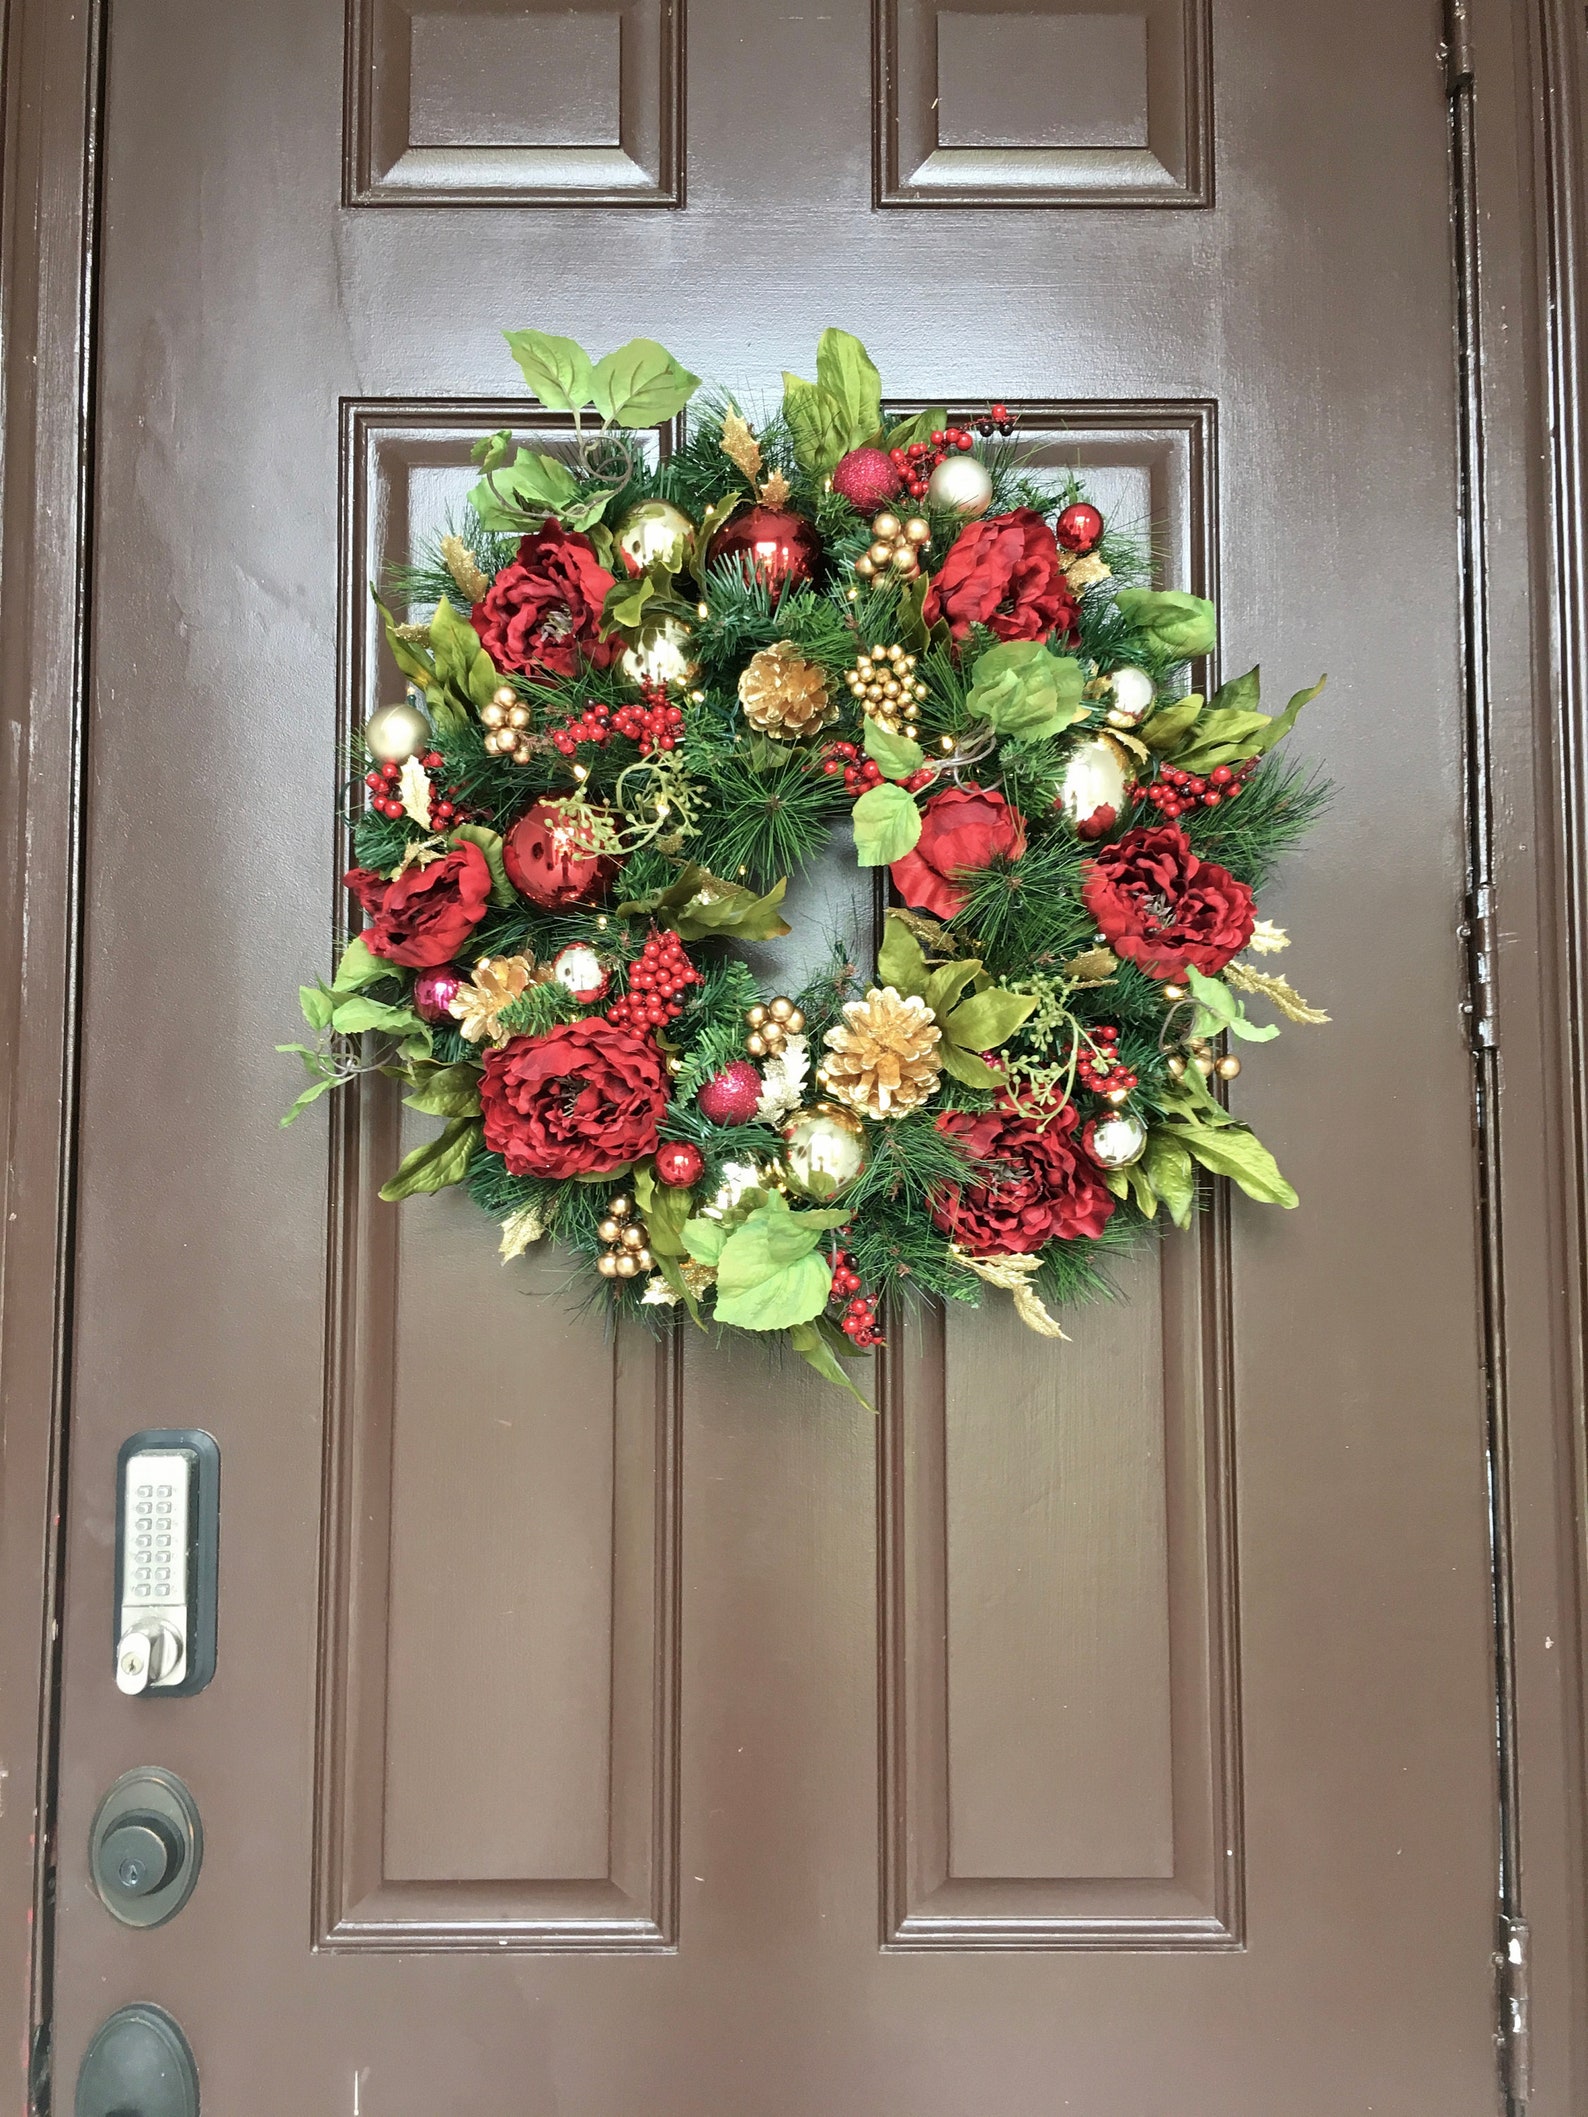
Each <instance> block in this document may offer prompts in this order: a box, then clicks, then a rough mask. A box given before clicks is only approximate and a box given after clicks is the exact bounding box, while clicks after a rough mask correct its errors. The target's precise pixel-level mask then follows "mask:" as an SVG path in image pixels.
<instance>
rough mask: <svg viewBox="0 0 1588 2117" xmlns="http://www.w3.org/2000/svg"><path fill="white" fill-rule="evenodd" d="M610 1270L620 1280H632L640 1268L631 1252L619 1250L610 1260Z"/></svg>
mask: <svg viewBox="0 0 1588 2117" xmlns="http://www.w3.org/2000/svg"><path fill="white" fill-rule="evenodd" d="M612 1268H613V1270H614V1271H615V1272H616V1273H617V1275H618V1277H619V1278H620V1279H632V1278H633V1277H634V1274H635V1273H636V1272H637V1271H638V1270H639V1268H640V1267H639V1264H638V1262H637V1261H636V1259H635V1255H634V1252H633V1251H632V1250H619V1251H618V1253H617V1255H616V1256H615V1257H614V1258H613V1260H612Z"/></svg>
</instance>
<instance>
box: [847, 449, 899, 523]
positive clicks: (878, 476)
mask: <svg viewBox="0 0 1588 2117" xmlns="http://www.w3.org/2000/svg"><path fill="white" fill-rule="evenodd" d="M903 483H904V480H903V479H902V478H901V477H900V475H899V472H898V469H897V467H896V466H895V465H894V464H893V463H892V462H891V461H890V460H889V458H888V457H887V455H886V454H884V452H883V451H882V450H881V449H880V448H852V449H851V450H850V451H849V453H848V455H847V456H841V457H840V458H839V460H838V465H837V468H836V469H835V470H834V472H833V491H834V492H835V493H837V494H838V496H839V498H840V499H843V500H847V501H848V502H849V504H850V506H851V507H855V508H858V509H859V510H860V512H861V513H862V514H863V515H874V514H875V513H876V512H877V509H878V508H879V507H882V506H884V505H885V504H886V503H887V502H888V501H889V500H892V499H896V498H897V497H898V493H899V488H900V486H901V485H902V484H903Z"/></svg>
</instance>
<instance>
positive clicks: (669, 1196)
mask: <svg viewBox="0 0 1588 2117" xmlns="http://www.w3.org/2000/svg"><path fill="white" fill-rule="evenodd" d="M634 1196H635V1198H636V1200H637V1201H638V1203H639V1208H640V1211H641V1213H642V1214H643V1215H644V1217H645V1229H646V1234H647V1236H648V1238H649V1241H650V1248H651V1253H652V1255H653V1256H656V1257H687V1256H688V1255H689V1245H688V1243H687V1242H685V1240H684V1223H685V1222H686V1221H687V1220H688V1219H689V1217H690V1212H689V1192H688V1191H687V1190H685V1189H683V1188H681V1187H679V1186H677V1185H673V1184H665V1183H658V1182H657V1180H656V1172H655V1170H654V1169H652V1168H650V1167H649V1166H648V1165H646V1166H642V1167H640V1168H638V1169H636V1170H635V1172H634Z"/></svg>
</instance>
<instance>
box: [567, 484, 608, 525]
mask: <svg viewBox="0 0 1588 2117" xmlns="http://www.w3.org/2000/svg"><path fill="white" fill-rule="evenodd" d="M616 498H617V493H616V492H615V491H611V490H609V491H606V492H587V493H585V494H584V495H583V496H582V497H581V498H580V499H578V500H576V501H575V502H574V503H573V505H572V506H571V507H565V508H564V509H563V510H562V517H561V519H562V526H563V528H564V529H577V530H580V531H583V532H588V531H590V530H592V529H594V527H595V526H596V524H597V522H599V521H600V519H601V517H602V516H603V515H604V514H605V513H606V511H607V509H608V508H609V507H610V506H611V505H612V502H613V501H614V500H615V499H616Z"/></svg>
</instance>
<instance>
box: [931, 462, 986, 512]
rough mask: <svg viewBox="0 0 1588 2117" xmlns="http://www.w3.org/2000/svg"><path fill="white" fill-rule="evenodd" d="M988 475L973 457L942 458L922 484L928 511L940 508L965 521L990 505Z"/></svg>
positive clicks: (984, 467)
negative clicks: (931, 508) (929, 508)
mask: <svg viewBox="0 0 1588 2117" xmlns="http://www.w3.org/2000/svg"><path fill="white" fill-rule="evenodd" d="M992 491H993V484H992V473H991V472H990V471H989V470H988V468H987V466H986V464H985V463H978V462H977V460H976V458H975V457H974V456H945V457H944V459H943V461H942V462H941V463H940V464H939V465H938V466H937V469H936V470H935V471H933V473H932V475H931V477H930V478H928V479H927V481H926V499H927V505H928V506H929V507H941V508H944V509H949V510H952V512H953V513H955V514H957V515H963V516H965V518H966V520H967V521H969V520H971V519H973V518H974V517H975V516H977V515H984V514H985V513H986V512H987V510H988V508H989V507H990V506H991V505H992Z"/></svg>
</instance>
